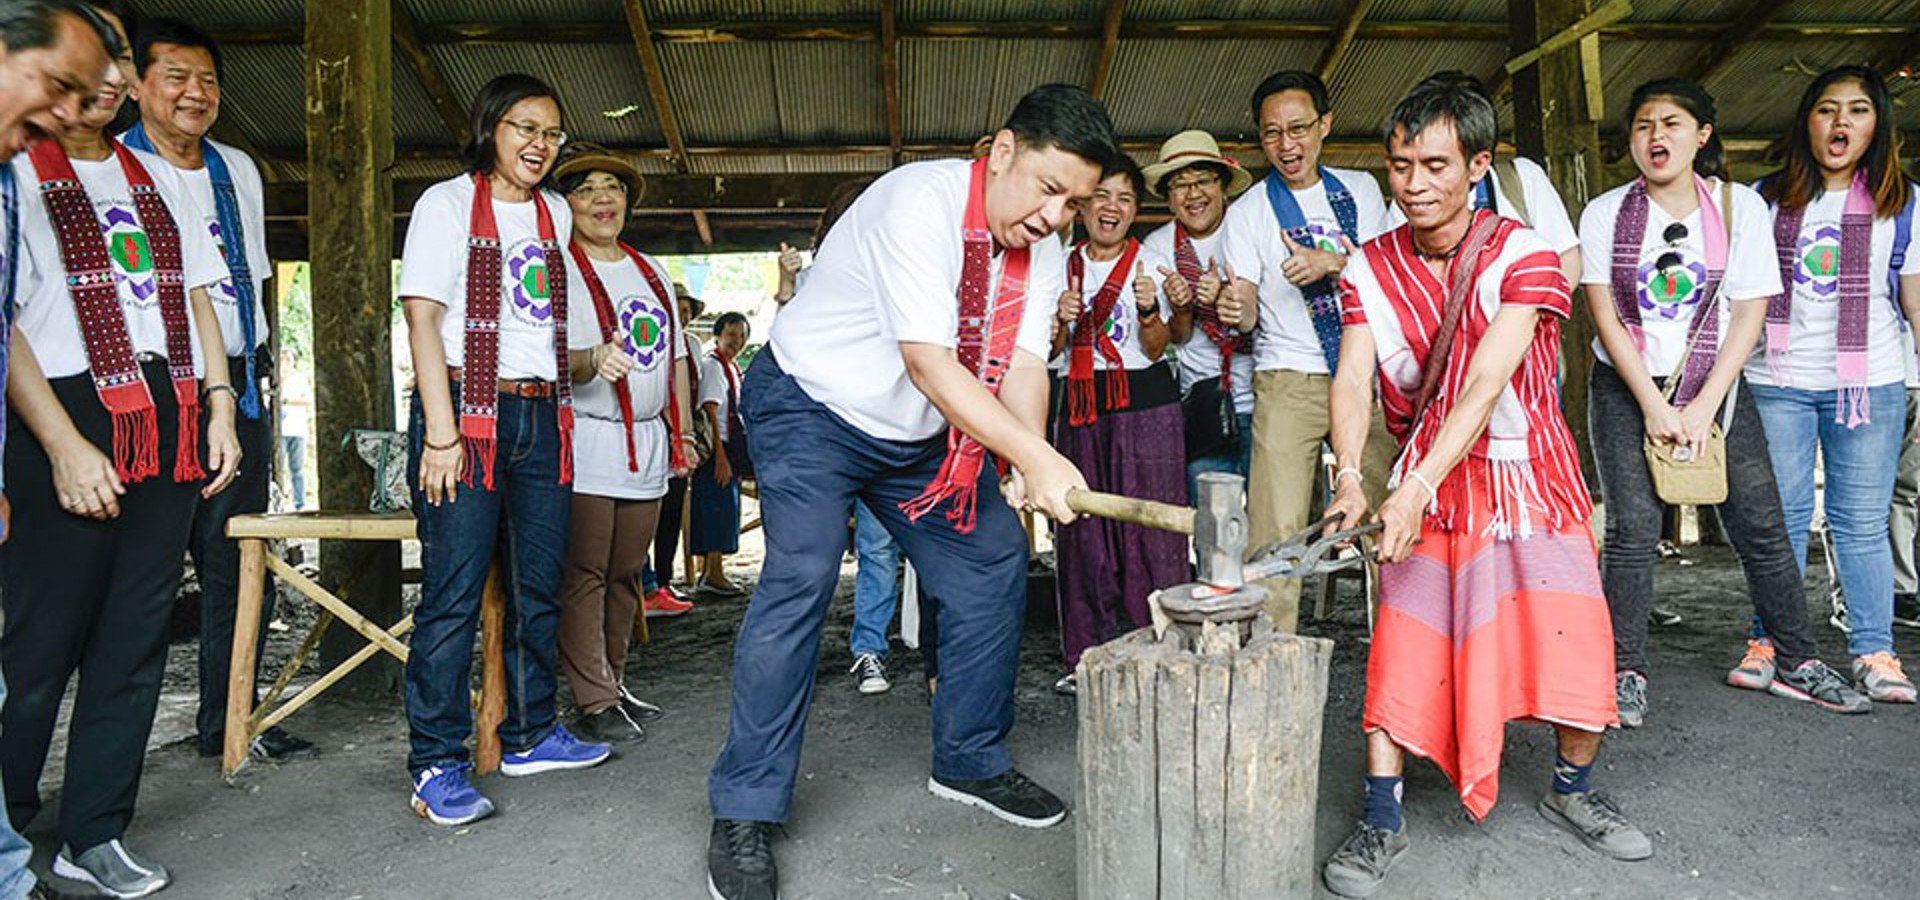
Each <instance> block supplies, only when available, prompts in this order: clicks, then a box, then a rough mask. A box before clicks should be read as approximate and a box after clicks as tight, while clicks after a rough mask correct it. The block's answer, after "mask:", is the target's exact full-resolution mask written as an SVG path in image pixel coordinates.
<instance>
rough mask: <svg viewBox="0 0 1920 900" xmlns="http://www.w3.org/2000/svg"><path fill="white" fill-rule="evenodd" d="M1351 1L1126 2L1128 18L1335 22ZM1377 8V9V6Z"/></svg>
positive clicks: (1156, 0)
mask: <svg viewBox="0 0 1920 900" xmlns="http://www.w3.org/2000/svg"><path fill="white" fill-rule="evenodd" d="M1348 2H1349V0H1295V2H1289V3H1273V2H1271V0H1214V2H1211V3H1207V4H1204V5H1198V4H1195V3H1193V2H1192V0H1133V2H1130V3H1128V4H1127V18H1129V19H1140V20H1143V21H1162V22H1164V21H1170V20H1179V19H1282V20H1303V21H1309V22H1311V21H1325V22H1334V21H1337V20H1338V19H1339V18H1340V16H1342V15H1343V14H1345V12H1346V8H1347V5H1348ZM1451 5H1453V6H1459V5H1461V4H1458V3H1455V4H1451ZM1375 8H1376V10H1377V9H1378V6H1377V5H1376V7H1375ZM1099 15H1100V14H1099V13H1098V12H1095V13H1094V16H1095V17H1098V16H1099ZM1376 15H1377V13H1376Z"/></svg>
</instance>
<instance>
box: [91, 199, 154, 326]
mask: <svg viewBox="0 0 1920 900" xmlns="http://www.w3.org/2000/svg"><path fill="white" fill-rule="evenodd" d="M99 211H100V231H101V233H102V235H103V236H104V237H105V238H106V242H107V255H108V256H110V257H112V258H113V274H114V280H115V281H117V282H119V283H120V285H121V286H122V287H123V290H122V291H121V292H120V295H121V299H122V300H123V301H124V302H127V303H129V304H131V305H133V306H137V307H141V308H147V307H151V306H153V305H154V304H155V303H157V302H159V299H160V297H159V294H160V286H159V283H158V282H157V281H156V280H155V278H154V271H153V247H152V246H151V245H150V244H149V243H148V242H147V232H146V229H144V228H141V227H140V219H139V218H138V217H137V216H135V215H134V213H133V207H131V206H128V205H126V204H124V203H120V202H117V201H104V202H102V203H100V204H99Z"/></svg>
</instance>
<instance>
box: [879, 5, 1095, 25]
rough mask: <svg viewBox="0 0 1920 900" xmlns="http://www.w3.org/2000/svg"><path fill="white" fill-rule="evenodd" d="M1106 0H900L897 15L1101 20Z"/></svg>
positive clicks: (908, 17) (955, 18) (972, 19)
mask: <svg viewBox="0 0 1920 900" xmlns="http://www.w3.org/2000/svg"><path fill="white" fill-rule="evenodd" d="M1106 6H1107V4H1106V2H1105V0H899V2H898V3H896V4H895V5H894V15H895V16H897V17H899V18H900V19H901V20H902V21H909V22H918V21H943V22H945V21H969V22H1019V21H1033V22H1059V21H1072V20H1075V19H1085V20H1088V21H1092V22H1099V21H1100V20H1101V18H1102V17H1104V16H1105V14H1106Z"/></svg>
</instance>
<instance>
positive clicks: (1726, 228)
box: [1663, 180, 1733, 403]
mask: <svg viewBox="0 0 1920 900" xmlns="http://www.w3.org/2000/svg"><path fill="white" fill-rule="evenodd" d="M1720 228H1721V233H1722V234H1725V235H1726V236H1727V243H1728V244H1729V249H1728V253H1729V254H1731V253H1732V249H1731V244H1732V243H1733V184H1732V182H1729V181H1724V180H1723V181H1721V182H1720ZM1723 265H1724V263H1723ZM1719 305H1720V292H1719V291H1714V292H1713V296H1712V297H1709V298H1707V308H1706V309H1703V310H1701V311H1700V315H1699V316H1697V317H1695V319H1694V322H1693V332H1692V333H1691V334H1689V335H1688V336H1687V352H1685V353H1682V354H1680V362H1679V363H1678V364H1677V365H1675V366H1674V367H1673V374H1672V375H1669V376H1667V389H1666V391H1665V392H1664V394H1663V395H1664V396H1665V397H1666V400H1667V402H1669V403H1671V402H1673V394H1674V392H1675V391H1677V390H1679V389H1680V376H1681V375H1682V374H1684V373H1685V372H1686V371H1687V360H1688V359H1689V358H1690V357H1692V356H1693V345H1694V343H1695V342H1697V341H1699V340H1700V332H1702V331H1704V330H1706V329H1705V328H1704V327H1703V326H1705V325H1706V323H1707V317H1708V316H1717V315H1719V314H1720V311H1719V309H1718V307H1719Z"/></svg>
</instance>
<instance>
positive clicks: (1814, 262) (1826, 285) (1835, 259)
mask: <svg viewBox="0 0 1920 900" xmlns="http://www.w3.org/2000/svg"><path fill="white" fill-rule="evenodd" d="M1796 249H1797V253H1796V256H1795V264H1794V267H1793V283H1794V286H1795V287H1802V286H1804V287H1805V288H1806V289H1807V290H1808V291H1809V292H1811V293H1812V295H1813V296H1814V297H1815V298H1817V299H1822V300H1826V299H1831V298H1833V297H1834V296H1835V295H1836V294H1837V293H1838V292H1839V290H1840V226H1838V225H1818V226H1815V227H1814V228H1813V232H1812V234H1808V233H1806V232H1802V233H1801V235H1800V242H1799V246H1798V247H1797V248H1796Z"/></svg>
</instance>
